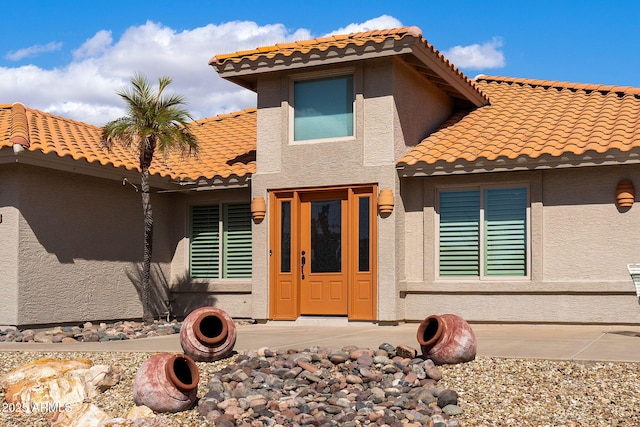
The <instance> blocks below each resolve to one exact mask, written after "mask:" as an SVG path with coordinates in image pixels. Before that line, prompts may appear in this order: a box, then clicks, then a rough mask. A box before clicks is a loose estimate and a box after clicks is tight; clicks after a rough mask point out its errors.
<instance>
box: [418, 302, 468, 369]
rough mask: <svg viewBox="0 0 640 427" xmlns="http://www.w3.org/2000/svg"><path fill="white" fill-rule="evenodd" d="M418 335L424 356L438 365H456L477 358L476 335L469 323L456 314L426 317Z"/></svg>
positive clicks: (421, 323)
mask: <svg viewBox="0 0 640 427" xmlns="http://www.w3.org/2000/svg"><path fill="white" fill-rule="evenodd" d="M417 335H418V343H419V344H420V348H421V349H422V355H423V357H424V358H427V359H431V360H433V362H434V363H435V364H436V365H445V364H449V365H454V364H456V363H464V362H469V361H471V360H473V359H475V358H476V347H477V344H476V336H475V334H474V333H473V330H472V329H471V327H470V326H469V324H468V323H467V322H466V321H465V320H464V319H462V318H461V317H459V316H456V315H455V314H442V315H439V316H438V315H432V316H429V317H427V318H425V319H424V320H423V321H422V322H420V326H419V327H418V334H417Z"/></svg>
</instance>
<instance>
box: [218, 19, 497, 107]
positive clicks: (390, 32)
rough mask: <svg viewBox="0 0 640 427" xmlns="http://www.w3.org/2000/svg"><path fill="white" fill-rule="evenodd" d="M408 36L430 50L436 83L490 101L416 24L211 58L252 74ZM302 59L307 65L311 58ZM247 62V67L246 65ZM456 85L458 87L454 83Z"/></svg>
mask: <svg viewBox="0 0 640 427" xmlns="http://www.w3.org/2000/svg"><path fill="white" fill-rule="evenodd" d="M405 40H407V41H408V42H407V43H408V46H412V47H416V48H419V50H421V51H424V52H426V54H427V56H428V58H429V59H428V60H427V62H428V66H427V67H426V68H425V66H424V64H420V68H421V72H424V73H425V74H426V75H427V76H428V77H429V78H431V79H432V80H434V81H435V82H436V84H438V85H440V86H445V87H446V89H445V90H446V91H447V92H449V93H450V94H453V95H454V96H458V95H457V92H458V91H459V90H460V88H467V90H469V91H470V92H473V95H472V96H473V98H474V101H473V102H474V103H476V105H482V104H486V103H488V101H489V100H488V98H487V97H486V95H485V94H483V93H482V92H481V91H480V90H479V89H478V88H477V87H476V85H475V83H474V82H473V80H471V79H469V78H468V77H466V76H465V75H464V74H463V73H462V72H461V71H460V70H458V69H457V68H456V67H455V66H454V65H453V64H452V63H451V62H449V60H448V59H447V58H445V57H444V55H442V54H441V53H440V52H439V51H438V50H437V49H436V48H434V47H433V45H432V44H430V43H429V42H427V40H425V39H424V38H423V37H422V30H421V29H420V28H419V27H416V26H412V27H402V28H391V29H384V30H375V31H366V32H359V33H351V34H344V35H333V36H327V37H320V38H315V39H312V40H301V41H296V42H291V43H279V44H275V45H273V46H263V47H258V48H256V49H252V50H244V51H238V52H234V53H229V54H220V55H216V56H214V57H213V58H212V59H211V60H210V61H209V64H210V65H213V66H215V67H216V68H217V70H218V72H222V70H223V69H225V68H228V67H226V65H228V64H233V65H236V66H238V67H240V68H244V69H246V70H248V71H245V72H244V73H243V74H252V73H256V72H257V69H258V68H259V67H260V66H261V65H263V63H265V62H266V61H267V60H275V61H276V62H277V63H278V64H279V65H282V64H287V65H291V64H292V62H291V61H292V57H293V56H295V55H296V54H297V55H304V56H307V57H309V58H314V59H318V58H322V60H325V61H326V60H329V59H335V58H336V57H339V56H348V55H350V54H351V55H355V59H358V58H360V56H359V55H360V54H358V53H355V52H354V49H353V48H354V47H370V49H368V50H369V51H371V52H376V51H377V50H378V49H379V47H380V46H382V45H383V44H385V43H386V42H388V41H398V42H400V41H405ZM376 46H377V47H376ZM366 50H367V49H365V51H366ZM392 50H393V52H392V54H398V52H399V50H397V49H395V48H392ZM302 62H303V63H304V64H305V66H307V61H302ZM243 65H244V67H242V66H243ZM431 67H432V68H433V69H432V70H429V69H428V68H431ZM436 69H437V70H436ZM443 73H445V74H447V75H448V77H447V78H443V76H442V74H443ZM225 78H229V79H230V80H232V81H235V82H236V83H238V84H241V85H243V86H245V87H249V88H251V89H253V90H255V88H253V87H250V85H247V84H246V82H243V78H244V76H243V77H242V78H240V77H238V78H236V77H231V76H225ZM448 80H450V81H448ZM451 80H452V81H453V82H452V81H451ZM452 85H453V86H455V87H451V86H452ZM463 90H464V89H463Z"/></svg>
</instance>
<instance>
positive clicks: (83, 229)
mask: <svg viewBox="0 0 640 427" xmlns="http://www.w3.org/2000/svg"><path fill="white" fill-rule="evenodd" d="M18 175H19V188H20V197H19V203H18V206H19V209H20V218H19V223H18V228H19V239H18V259H19V261H18V265H19V266H18V277H19V285H18V286H19V293H18V301H19V307H20V312H19V316H18V319H17V320H18V322H17V323H18V324H21V325H31V324H48V323H59V322H78V321H85V320H109V319H123V318H139V317H141V315H142V309H141V305H140V301H139V298H138V294H137V292H136V286H135V285H134V282H138V280H139V277H140V275H139V273H138V271H139V263H140V262H141V261H142V240H143V239H142V235H143V233H142V225H143V217H142V207H141V200H140V193H138V192H136V191H135V190H134V189H133V187H131V186H123V185H122V183H121V182H119V181H115V180H105V179H99V178H92V177H87V176H81V175H75V174H71V173H65V172H54V171H50V170H46V169H41V168H36V167H29V166H22V167H20V168H19V174H18ZM152 203H153V208H154V219H155V233H154V234H155V237H156V238H155V241H154V248H156V251H155V253H154V258H153V260H154V268H153V271H154V277H157V278H160V279H162V277H163V276H165V275H166V266H167V259H166V258H164V257H165V252H166V251H165V250H163V249H162V248H163V246H166V245H168V244H169V243H170V242H168V241H167V233H166V231H164V230H163V228H165V227H167V225H166V221H165V220H163V217H166V214H164V212H165V211H166V206H163V205H164V202H163V200H162V198H161V197H157V196H152Z"/></svg>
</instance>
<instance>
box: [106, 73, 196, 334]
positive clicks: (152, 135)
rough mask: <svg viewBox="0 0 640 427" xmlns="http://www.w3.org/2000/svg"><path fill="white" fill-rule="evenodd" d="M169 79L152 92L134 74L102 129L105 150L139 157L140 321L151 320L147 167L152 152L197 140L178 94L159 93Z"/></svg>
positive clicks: (188, 148) (183, 147) (187, 147)
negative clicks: (120, 107)
mask: <svg viewBox="0 0 640 427" xmlns="http://www.w3.org/2000/svg"><path fill="white" fill-rule="evenodd" d="M171 81H172V80H171V78H169V77H160V78H159V79H158V90H157V92H154V90H153V87H152V86H151V85H150V84H149V82H148V80H147V78H146V77H145V76H144V75H142V74H140V73H136V74H135V75H134V76H133V77H132V78H131V87H126V88H123V89H121V90H120V91H119V92H117V94H118V95H119V96H120V97H121V98H122V99H124V100H125V102H126V103H127V108H128V110H127V115H126V116H123V117H120V118H118V119H115V120H113V121H111V122H109V123H107V124H106V125H105V126H104V127H103V128H102V143H103V144H104V146H105V147H107V148H108V149H109V148H111V147H112V146H113V144H114V143H119V144H121V145H123V146H124V147H126V148H131V149H136V150H137V151H138V155H139V157H140V174H141V177H140V187H141V192H142V210H143V213H144V257H143V264H142V285H141V288H142V289H141V294H142V295H141V300H142V313H143V320H144V321H145V322H147V323H150V322H153V318H154V313H153V312H152V308H151V298H150V295H151V292H150V286H151V253H152V248H153V214H152V211H151V200H150V194H149V167H150V166H151V162H152V161H153V156H154V154H155V152H156V151H158V152H161V153H166V152H168V151H170V150H174V149H179V150H180V151H181V153H182V154H185V153H187V152H189V153H191V152H194V153H195V151H196V150H197V141H196V138H195V136H194V135H193V134H192V133H191V130H190V128H189V122H192V121H193V119H192V118H191V115H190V114H189V113H188V112H187V111H186V110H185V109H184V108H183V106H184V105H185V104H186V101H185V99H184V97H182V96H181V95H168V96H163V94H162V92H163V91H164V89H165V88H166V87H167V86H168V85H169V84H170V83H171Z"/></svg>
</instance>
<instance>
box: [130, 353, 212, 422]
mask: <svg viewBox="0 0 640 427" xmlns="http://www.w3.org/2000/svg"><path fill="white" fill-rule="evenodd" d="M199 381H200V373H199V371H198V367H197V366H196V363H195V362H194V361H193V359H192V358H190V357H189V356H187V355H186V354H171V353H159V354H155V355H153V356H151V357H150V358H149V359H147V360H146V361H145V362H144V363H143V364H142V365H141V366H140V369H138V372H137V373H136V376H135V378H134V380H133V401H134V402H135V404H136V405H145V406H147V407H149V408H150V409H152V410H154V411H156V412H180V411H184V410H187V409H189V408H191V407H192V406H193V404H194V403H195V401H196V394H197V392H198V382H199Z"/></svg>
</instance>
